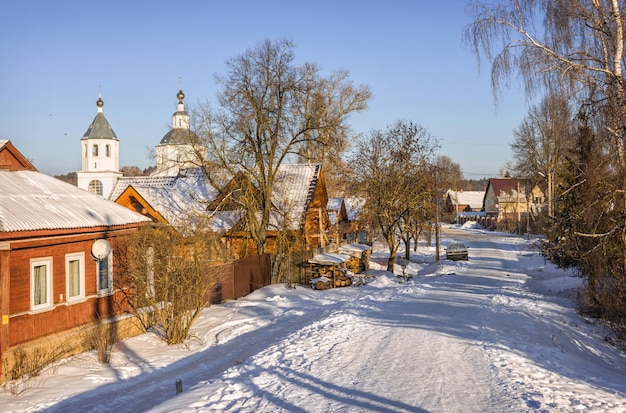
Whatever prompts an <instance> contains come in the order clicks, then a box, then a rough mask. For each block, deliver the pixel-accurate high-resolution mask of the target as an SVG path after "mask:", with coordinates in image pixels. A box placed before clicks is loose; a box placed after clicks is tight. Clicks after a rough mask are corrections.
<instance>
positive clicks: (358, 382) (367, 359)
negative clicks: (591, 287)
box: [0, 229, 626, 413]
mask: <svg viewBox="0 0 626 413" xmlns="http://www.w3.org/2000/svg"><path fill="white" fill-rule="evenodd" d="M452 240H461V241H465V242H466V244H467V245H468V246H469V249H470V259H469V261H468V262H450V261H446V260H445V259H444V260H442V261H441V262H440V263H439V264H435V263H432V260H433V256H434V254H433V250H432V249H431V248H420V249H418V251H417V253H413V258H414V261H416V263H412V264H410V265H409V267H408V268H407V271H408V272H409V273H411V274H413V275H414V276H413V278H412V279H410V280H408V281H407V282H401V281H402V280H400V279H399V278H397V277H396V276H393V275H391V274H389V273H386V272H384V271H383V269H384V268H386V265H385V252H384V250H382V249H381V250H379V249H375V251H374V254H373V256H372V270H370V274H372V275H375V278H373V279H372V280H371V281H370V282H369V283H368V284H367V285H365V286H362V287H347V288H337V289H332V290H324V291H317V290H312V289H309V288H305V287H302V286H299V287H297V288H296V289H287V288H286V287H285V286H284V285H273V286H270V287H266V288H263V289H261V290H259V291H256V292H254V293H253V294H250V295H249V296H247V297H245V298H242V299H240V300H238V301H236V302H229V303H225V304H221V305H216V306H213V307H211V308H208V309H206V310H205V311H204V313H203V317H202V318H201V319H200V320H199V321H198V322H197V324H196V325H195V328H194V334H195V338H193V339H190V340H189V341H188V342H187V344H186V345H185V346H173V347H168V346H166V345H165V344H164V343H162V342H161V341H159V340H158V338H156V337H155V336H154V335H153V334H150V333H148V334H144V335H141V336H138V337H135V338H132V339H129V340H125V341H123V342H121V343H119V344H118V345H116V348H115V350H114V354H113V356H112V362H111V364H110V365H100V364H98V363H97V362H96V356H95V355H94V354H91V353H86V354H82V355H79V356H76V357H73V358H70V359H68V360H66V361H64V362H63V363H61V364H60V365H58V366H56V367H55V368H54V369H51V370H49V371H48V372H47V373H44V374H43V375H42V376H41V377H38V378H36V379H34V381H32V382H31V383H30V384H29V388H28V389H26V390H25V391H24V392H23V393H22V394H20V395H19V396H18V397H13V396H11V395H10V394H9V393H8V392H6V391H5V392H2V393H1V394H0V411H2V412H23V411H44V410H45V411H52V412H69V411H77V412H78V411H80V412H88V411H91V412H105V411H106V412H109V411H113V412H118V413H121V412H143V411H151V412H202V411H220V412H269V411H271V412H365V411H369V412H528V411H532V412H534V411H546V412H576V411H581V412H582V411H584V412H625V411H626V356H625V355H624V354H622V353H620V351H618V350H617V349H615V348H613V347H611V346H609V345H608V344H606V342H605V341H604V338H605V337H606V336H607V334H608V332H607V331H605V330H604V329H603V328H601V327H599V326H598V325H597V324H595V323H593V322H590V321H589V320H586V319H584V318H582V317H581V316H579V315H578V314H577V312H576V305H575V303H574V301H573V297H574V296H575V294H576V293H577V286H578V284H579V282H580V280H579V279H578V278H575V277H573V276H572V275H571V274H570V273H569V272H567V271H563V270H560V269H556V268H555V267H554V266H553V265H551V264H550V263H546V262H544V260H543V258H542V257H541V255H539V254H538V252H537V251H535V250H533V249H532V243H531V242H529V241H527V240H524V239H522V238H519V237H515V236H508V235H505V234H497V233H484V232H482V231H480V230H476V229H446V230H445V232H444V234H443V242H442V245H443V246H445V245H447V244H448V243H449V242H451V241H452ZM444 257H445V255H443V254H442V258H444ZM417 262H419V263H417ZM397 273H401V269H398V271H397ZM177 380H181V381H182V387H183V392H182V393H180V394H178V395H176V381H177Z"/></svg>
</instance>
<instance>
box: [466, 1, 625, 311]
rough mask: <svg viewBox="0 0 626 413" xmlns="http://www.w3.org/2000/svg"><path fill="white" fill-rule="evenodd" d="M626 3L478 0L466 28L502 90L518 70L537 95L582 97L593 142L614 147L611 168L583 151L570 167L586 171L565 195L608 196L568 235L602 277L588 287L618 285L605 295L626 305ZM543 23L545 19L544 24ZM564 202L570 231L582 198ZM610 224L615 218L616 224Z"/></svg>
mask: <svg viewBox="0 0 626 413" xmlns="http://www.w3.org/2000/svg"><path fill="white" fill-rule="evenodd" d="M624 7H625V5H624V2H623V1H620V0H589V1H588V0H553V1H546V2H543V1H541V2H539V1H535V0H508V1H505V2H502V3H499V4H497V5H491V6H486V5H484V4H482V3H480V2H478V1H473V2H471V3H470V10H471V11H472V12H473V14H474V21H473V23H472V24H471V25H469V26H468V27H467V28H466V31H465V38H466V41H467V43H468V44H469V45H470V46H471V47H472V49H473V51H474V52H475V53H476V55H477V57H478V58H479V61H480V58H481V57H486V58H487V59H488V61H489V62H490V63H491V78H492V85H493V89H494V93H495V94H496V95H497V93H498V92H499V90H500V87H501V86H503V85H507V84H508V81H509V80H510V79H511V77H512V75H514V74H519V75H520V76H521V78H522V80H523V81H524V84H525V86H526V91H527V93H528V94H529V96H532V94H533V93H536V92H544V91H545V90H548V91H550V90H558V91H559V92H560V93H563V94H564V95H565V96H568V98H571V99H574V100H575V101H576V102H577V105H578V109H577V111H578V113H579V114H580V115H581V116H582V117H583V118H584V119H585V125H586V126H585V127H587V125H588V124H589V123H590V122H589V120H592V121H593V124H594V125H596V126H597V128H594V133H593V134H592V135H590V136H591V138H590V139H587V140H585V142H592V143H593V145H592V147H593V148H602V150H607V151H608V152H609V153H611V154H613V156H612V157H610V158H608V160H609V164H604V163H602V162H601V163H600V164H601V165H603V168H604V170H605V171H606V173H596V171H595V170H593V171H592V169H590V168H588V167H585V166H584V165H583V164H582V163H581V162H582V161H581V160H582V159H585V156H582V155H580V154H579V156H578V159H579V160H578V161H577V162H573V165H574V166H573V167H572V168H570V169H572V170H574V171H576V170H577V169H576V168H578V170H579V172H577V173H575V174H573V175H569V176H568V177H567V179H566V180H565V184H566V185H568V186H565V187H564V188H563V190H562V193H561V194H559V196H560V197H561V198H564V199H566V198H567V195H568V194H569V195H571V194H573V193H579V191H578V189H580V188H581V187H583V186H585V187H587V186H589V187H590V188H593V189H594V195H595V197H596V199H597V200H602V202H596V203H594V204H593V207H594V208H593V210H594V211H595V214H594V217H595V218H594V225H593V226H591V227H589V226H587V225H585V226H583V228H585V230H582V231H581V230H579V231H574V232H573V233H572V232H570V233H569V234H567V236H568V237H571V238H573V239H570V240H569V242H568V246H575V247H576V249H578V252H577V253H576V254H573V256H576V257H578V258H579V260H580V261H579V262H578V265H579V267H580V268H583V269H585V270H586V271H590V270H593V271H594V275H593V276H592V277H590V276H589V274H584V275H585V276H587V278H588V280H590V281H591V280H593V284H594V285H592V286H591V288H590V291H588V294H596V293H597V292H598V291H599V290H600V289H603V288H606V287H607V286H610V287H609V288H607V289H606V290H605V291H609V292H611V293H610V294H613V296H612V297H610V298H607V297H606V296H605V299H604V302H605V303H608V301H614V303H613V304H611V308H613V309H615V308H621V309H623V308H625V307H626V294H625V293H624V291H626V287H625V286H626V279H625V277H624V274H626V218H624V217H626V154H625V149H624V146H625V144H626V127H624V125H626V82H625V81H624V76H623V68H622V65H623V62H624V28H625V26H626V20H625V16H624ZM535 22H542V25H541V26H540V30H538V29H537V28H536V27H535ZM585 133H586V132H585ZM592 172H593V173H592ZM590 180H593V182H592V181H590ZM598 191H600V192H599V193H598ZM580 194H581V195H582V196H588V195H589V194H590V193H589V191H587V192H586V193H580ZM594 201H595V200H594ZM578 202H579V203H580V201H578ZM564 205H566V206H567V207H570V208H572V209H571V210H569V211H563V214H564V216H566V217H567V218H566V219H564V220H562V221H557V222H563V223H567V224H566V225H565V226H564V227H563V228H561V229H562V230H563V231H566V230H568V229H570V228H571V227H572V222H571V221H577V220H579V219H580V215H578V216H576V215H575V214H576V208H575V202H574V203H572V202H564ZM598 209H599V210H598ZM615 216H617V217H621V218H620V219H615V218H614V217H615ZM607 223H611V226H610V227H609V228H607V226H606V224H607ZM559 232H560V231H559ZM562 236H563V237H564V235H562ZM618 239H619V241H617V240H618ZM590 241H591V242H590ZM616 241H617V244H618V245H615V242H616ZM599 251H605V252H606V251H611V255H610V256H611V257H612V261H611V262H612V263H615V262H619V266H618V268H617V269H615V268H612V269H610V270H609V269H607V268H605V267H604V266H601V265H600V266H599V265H598V264H597V262H594V259H595V257H597V256H596V254H595V253H598V252H599ZM600 280H601V281H600ZM615 303H617V305H615ZM601 305H604V303H601ZM605 310H608V306H607V307H606V308H605ZM605 314H606V313H605ZM619 317H621V321H622V322H624V320H626V314H624V311H623V310H621V312H620V316H619Z"/></svg>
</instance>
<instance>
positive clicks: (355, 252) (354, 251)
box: [339, 244, 372, 258]
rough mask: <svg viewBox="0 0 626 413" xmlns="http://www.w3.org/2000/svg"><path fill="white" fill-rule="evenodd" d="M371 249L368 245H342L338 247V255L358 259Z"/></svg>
mask: <svg viewBox="0 0 626 413" xmlns="http://www.w3.org/2000/svg"><path fill="white" fill-rule="evenodd" d="M371 249H372V247H370V246H369V245H365V244H348V245H342V246H341V247H339V253H340V254H344V255H350V256H353V257H359V258H360V257H361V254H363V253H364V252H365V251H369V250H371Z"/></svg>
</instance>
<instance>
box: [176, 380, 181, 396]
mask: <svg viewBox="0 0 626 413" xmlns="http://www.w3.org/2000/svg"><path fill="white" fill-rule="evenodd" d="M182 392H183V381H182V380H181V379H178V380H176V394H181V393H182Z"/></svg>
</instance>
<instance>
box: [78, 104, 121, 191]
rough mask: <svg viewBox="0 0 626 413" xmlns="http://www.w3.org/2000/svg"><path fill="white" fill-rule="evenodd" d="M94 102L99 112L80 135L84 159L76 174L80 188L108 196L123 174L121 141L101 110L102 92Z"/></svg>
mask: <svg viewBox="0 0 626 413" xmlns="http://www.w3.org/2000/svg"><path fill="white" fill-rule="evenodd" d="M96 105H97V107H98V113H97V114H96V117H95V118H94V119H93V122H91V125H89V128H88V129H87V132H85V134H84V135H83V137H82V138H81V139H80V144H81V153H82V161H83V162H82V170H81V171H79V172H77V173H76V175H77V178H78V187H79V188H81V189H85V190H88V191H89V192H93V193H95V194H98V195H101V196H103V197H105V198H107V197H108V196H109V194H110V193H111V191H112V190H113V187H114V186H115V183H116V182H117V180H118V178H120V177H121V176H122V173H121V172H120V142H119V139H117V136H116V135H115V132H113V128H111V125H110V124H109V122H108V121H107V119H106V118H105V117H104V113H102V107H103V106H104V102H103V101H102V96H100V95H99V96H98V101H97V102H96Z"/></svg>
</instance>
